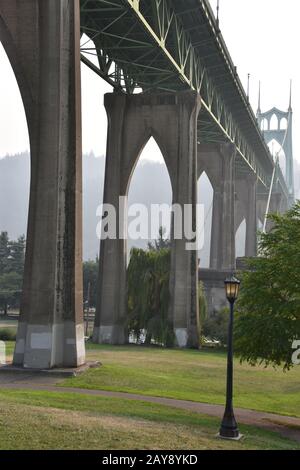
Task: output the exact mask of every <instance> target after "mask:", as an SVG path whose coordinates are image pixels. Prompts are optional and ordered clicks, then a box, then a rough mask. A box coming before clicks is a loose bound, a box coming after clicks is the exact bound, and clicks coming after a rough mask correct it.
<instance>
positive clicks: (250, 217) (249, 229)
mask: <svg viewBox="0 0 300 470" xmlns="http://www.w3.org/2000/svg"><path fill="white" fill-rule="evenodd" d="M244 181H245V183H246V191H245V193H244V194H246V196H247V199H246V204H245V207H246V246H245V256H246V257H249V258H251V257H255V256H257V176H256V175H255V174H254V173H249V174H248V175H247V177H246V178H245V180H244Z"/></svg>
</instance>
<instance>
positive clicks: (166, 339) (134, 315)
mask: <svg viewBox="0 0 300 470" xmlns="http://www.w3.org/2000/svg"><path fill="white" fill-rule="evenodd" d="M169 277H170V250H168V249H160V250H149V251H144V250H139V249H136V248H133V249H132V250H131V256H130V263H129V266H128V276H127V282H128V284H127V286H128V287H127V289H128V329H129V330H130V331H133V332H134V333H135V335H136V337H137V338H139V337H140V335H141V333H142V331H143V330H146V333H147V334H146V341H145V342H146V343H147V344H150V343H151V340H152V339H154V340H155V341H156V342H157V343H159V344H163V345H170V344H172V343H173V332H172V328H171V326H170V324H169V320H168V306H169Z"/></svg>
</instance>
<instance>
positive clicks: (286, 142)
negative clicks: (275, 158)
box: [257, 84, 295, 206]
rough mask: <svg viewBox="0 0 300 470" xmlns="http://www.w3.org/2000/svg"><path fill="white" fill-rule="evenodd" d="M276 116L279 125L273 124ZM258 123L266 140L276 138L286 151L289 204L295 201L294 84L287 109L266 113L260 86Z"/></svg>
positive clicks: (274, 109) (271, 110) (276, 109)
mask: <svg viewBox="0 0 300 470" xmlns="http://www.w3.org/2000/svg"><path fill="white" fill-rule="evenodd" d="M274 117H275V118H276V119H275V120H277V123H276V124H277V125H276V126H275V128H274V126H272V122H271V121H273V119H274ZM257 121H258V125H259V127H260V129H261V131H262V133H263V136H264V138H265V141H266V143H267V144H269V143H270V142H271V141H272V140H276V142H278V143H279V145H281V146H282V149H283V150H284V153H285V165H286V167H285V179H286V183H287V187H288V190H289V206H291V205H292V204H293V203H294V200H295V191H294V161H293V110H292V84H291V86H290V100H289V107H288V110H287V111H281V110H279V109H278V108H276V107H274V108H272V109H270V110H269V111H266V112H264V113H262V112H261V93H260V88H259V98H258V109H257Z"/></svg>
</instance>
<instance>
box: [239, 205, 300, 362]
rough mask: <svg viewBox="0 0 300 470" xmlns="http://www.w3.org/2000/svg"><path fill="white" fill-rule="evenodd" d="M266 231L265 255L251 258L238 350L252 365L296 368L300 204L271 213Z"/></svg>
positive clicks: (241, 304)
mask: <svg viewBox="0 0 300 470" xmlns="http://www.w3.org/2000/svg"><path fill="white" fill-rule="evenodd" d="M270 220H271V221H272V222H273V228H272V229H271V231H270V232H269V233H267V234H261V239H260V244H259V254H260V256H259V257H258V258H256V259H252V260H249V261H248V265H249V271H247V272H245V273H243V275H242V284H241V285H242V288H241V292H240V296H239V299H238V303H237V311H238V315H237V320H236V324H235V349H236V352H238V353H239V354H240V355H241V359H242V360H246V361H248V362H249V363H251V364H253V365H254V364H256V363H258V362H261V363H264V364H265V365H268V364H272V365H281V364H282V365H283V367H284V368H289V367H291V366H292V353H293V349H292V344H293V341H294V340H297V339H298V340H299V339H300V202H299V201H298V202H297V203H296V204H295V205H294V207H293V208H292V209H290V210H289V211H288V212H287V213H286V214H284V215H278V214H276V215H274V214H273V215H271V216H270Z"/></svg>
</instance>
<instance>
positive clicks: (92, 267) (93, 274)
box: [83, 259, 99, 307]
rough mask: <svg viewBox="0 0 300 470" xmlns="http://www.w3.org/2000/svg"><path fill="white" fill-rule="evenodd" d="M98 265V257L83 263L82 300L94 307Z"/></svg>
mask: <svg viewBox="0 0 300 470" xmlns="http://www.w3.org/2000/svg"><path fill="white" fill-rule="evenodd" d="M98 266H99V263H98V259H96V261H85V262H84V263H83V300H84V302H89V307H96V301H97V277H98ZM88 297H89V298H88Z"/></svg>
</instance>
